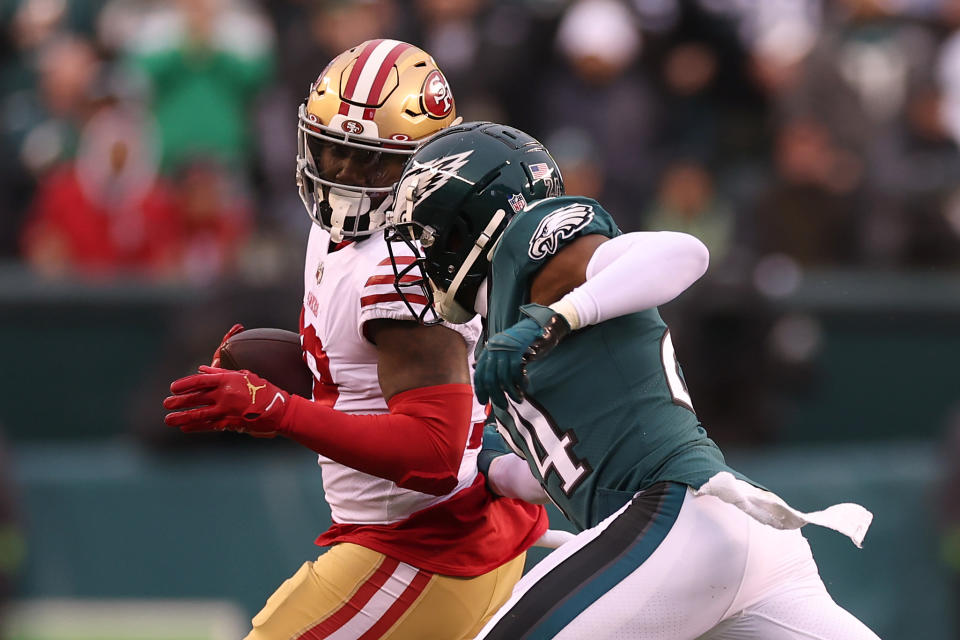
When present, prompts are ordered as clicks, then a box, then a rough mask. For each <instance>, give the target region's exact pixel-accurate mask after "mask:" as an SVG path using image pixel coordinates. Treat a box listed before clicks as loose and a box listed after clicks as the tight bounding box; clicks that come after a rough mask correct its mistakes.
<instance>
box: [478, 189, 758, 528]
mask: <svg viewBox="0 0 960 640" xmlns="http://www.w3.org/2000/svg"><path fill="white" fill-rule="evenodd" d="M588 234H601V235H604V236H607V237H610V238H612V237H615V236H618V235H620V230H619V229H618V228H617V226H616V224H615V223H614V222H613V219H612V218H611V217H610V214H608V213H607V212H606V211H604V209H603V208H602V207H601V206H600V205H599V204H598V203H597V202H596V201H595V200H591V199H589V198H582V197H561V198H548V199H546V200H542V201H540V202H538V203H537V204H535V205H534V206H531V207H529V208H528V209H527V210H525V211H524V212H522V213H520V214H518V215H516V216H515V217H514V218H513V220H511V222H510V224H509V226H508V227H507V228H506V230H505V231H504V233H503V236H502V237H501V239H500V241H499V243H498V245H497V247H496V249H495V251H494V255H493V259H492V275H491V278H490V281H489V282H488V286H489V292H488V313H487V335H494V334H495V333H498V332H500V331H503V330H504V329H507V328H508V327H510V326H511V325H513V324H515V323H516V322H518V321H519V320H520V319H521V315H520V311H519V308H520V306H521V305H523V304H527V303H528V302H530V300H529V290H530V284H531V282H532V280H533V277H534V274H535V273H536V272H537V270H538V269H539V268H540V267H541V266H542V265H543V264H544V262H545V261H547V260H548V259H549V258H550V257H551V256H553V255H554V254H556V253H557V251H559V250H560V249H561V248H563V247H564V246H565V245H566V244H568V243H569V242H571V241H573V240H575V239H576V238H578V237H580V236H583V235H588ZM623 286H624V287H629V286H630V283H629V282H625V283H624V285H623ZM527 381H528V386H527V388H526V392H525V398H524V401H523V402H522V403H519V404H518V403H515V402H513V401H512V400H510V399H509V398H505V402H506V404H505V405H503V404H502V401H500V400H499V399H498V403H499V404H498V403H495V404H494V414H495V416H496V418H497V422H498V423H499V429H500V431H501V433H502V434H503V435H504V437H505V439H506V440H507V442H508V444H511V445H512V448H513V449H514V450H515V451H516V452H517V453H518V454H520V455H522V456H523V457H524V458H526V459H527V461H528V463H529V465H530V468H531V470H532V471H533V473H534V475H535V476H536V477H537V478H538V479H540V480H541V482H542V484H543V485H544V487H545V488H546V490H547V492H548V493H549V494H550V497H551V498H552V499H553V501H554V502H555V503H556V505H557V506H558V507H559V508H560V509H561V510H562V511H563V512H564V514H565V515H566V516H567V517H568V518H569V519H570V520H571V521H573V522H574V523H575V524H576V525H577V526H578V527H580V528H588V527H592V526H594V525H596V524H597V523H598V522H600V521H601V520H603V518H605V517H606V516H607V515H609V514H611V513H613V512H614V511H616V510H617V509H619V508H620V507H621V506H623V505H624V504H626V502H627V501H629V500H630V498H631V497H632V496H633V494H634V493H636V492H637V491H639V490H641V489H644V488H646V487H649V486H650V485H652V484H653V483H655V482H661V481H674V482H679V483H683V484H686V485H689V486H692V487H694V488H699V487H700V486H701V485H702V484H703V483H705V482H706V481H707V480H708V479H709V478H710V477H711V476H713V475H714V474H716V473H718V472H720V471H730V472H731V473H734V474H735V475H737V476H738V477H740V478H743V479H746V478H744V476H742V475H741V474H738V473H737V472H735V471H733V470H732V469H730V468H729V467H728V466H727V465H726V464H725V463H724V459H723V454H722V453H721V452H720V449H719V448H718V447H717V445H716V444H714V442H713V441H712V440H710V438H708V437H707V433H706V431H705V430H704V429H703V427H702V426H701V425H700V421H699V420H698V419H697V416H696V414H695V413H694V410H693V403H692V402H691V399H690V395H689V393H688V392H687V388H686V384H685V382H684V379H683V374H682V372H681V370H680V365H679V364H678V363H677V359H676V356H675V354H674V350H673V343H672V342H671V339H670V332H669V330H668V329H667V326H666V324H665V323H664V322H663V320H662V319H661V318H660V314H659V313H658V312H657V310H656V309H655V308H654V309H647V310H645V311H641V312H638V313H632V314H628V315H625V316H620V317H618V318H614V319H612V320H607V321H605V322H602V323H600V324H597V325H592V326H589V327H585V328H583V329H580V330H578V331H574V332H573V333H571V334H570V335H569V336H568V337H567V338H566V340H564V341H563V342H561V343H560V344H559V346H557V348H556V349H554V350H553V351H552V352H551V353H550V354H549V355H547V356H546V357H544V358H543V359H540V360H535V361H533V362H531V363H530V364H528V365H527Z"/></svg>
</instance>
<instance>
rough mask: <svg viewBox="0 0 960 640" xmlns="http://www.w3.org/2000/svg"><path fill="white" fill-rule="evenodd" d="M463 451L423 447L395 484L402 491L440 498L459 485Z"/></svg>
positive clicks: (451, 448) (452, 448)
mask: <svg viewBox="0 0 960 640" xmlns="http://www.w3.org/2000/svg"><path fill="white" fill-rule="evenodd" d="M462 460H463V450H462V449H459V448H455V447H452V446H443V445H441V446H436V447H429V446H425V447H424V450H423V452H422V455H421V456H418V459H412V460H410V461H409V465H408V467H407V471H406V472H405V473H404V475H403V477H402V478H401V479H400V481H399V482H398V483H397V485H398V486H400V487H402V488H404V489H411V490H413V491H419V492H421V493H429V494H431V495H435V496H442V495H446V494H448V493H450V492H451V491H453V490H454V489H455V488H456V486H457V484H458V483H459V477H458V476H459V472H460V463H461V461H462Z"/></svg>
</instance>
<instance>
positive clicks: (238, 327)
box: [210, 324, 243, 367]
mask: <svg viewBox="0 0 960 640" xmlns="http://www.w3.org/2000/svg"><path fill="white" fill-rule="evenodd" d="M241 331H243V325H242V324H235V325H233V326H232V327H230V331H227V333H226V335H224V336H223V340H221V341H220V346H219V347H217V350H216V351H214V352H213V360H211V361H210V366H211V367H219V366H220V350H221V349H223V345H225V344H227V340H229V339H230V338H232V337H233V336H235V335H237V334H238V333H240V332H241Z"/></svg>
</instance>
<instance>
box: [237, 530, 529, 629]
mask: <svg viewBox="0 0 960 640" xmlns="http://www.w3.org/2000/svg"><path fill="white" fill-rule="evenodd" d="M524 557H525V554H521V555H520V556H518V557H516V558H514V559H513V560H511V561H510V562H507V563H506V564H504V565H502V566H500V567H498V568H496V569H494V570H493V571H490V572H489V573H485V574H483V575H480V576H476V577H474V578H456V577H453V576H444V575H439V574H436V573H430V572H429V571H423V570H420V569H417V568H416V567H414V566H412V565H409V564H406V563H403V562H399V561H398V560H395V559H393V558H390V557H388V556H385V555H383V554H382V553H378V552H376V551H372V550H370V549H367V548H366V547H361V546H358V545H355V544H350V543H343V544H338V545H335V546H334V547H332V548H331V549H330V550H328V551H327V552H326V553H324V554H323V555H321V556H320V557H319V558H317V560H316V561H315V562H305V563H304V564H303V566H302V567H300V569H299V570H298V571H297V572H296V573H295V574H294V575H293V577H291V578H289V579H288V580H287V581H285V582H284V583H283V584H282V585H280V588H279V589H277V590H276V592H274V594H273V595H272V596H270V598H269V599H268V600H267V604H266V605H265V606H264V607H263V610H262V611H260V613H258V614H257V615H256V616H255V617H254V618H253V630H252V631H251V632H250V633H249V634H248V635H247V637H246V640H295V639H299V638H302V639H303V640H307V639H309V640H320V639H321V638H330V639H331V640H377V639H383V640H468V639H470V638H473V637H474V636H475V635H476V634H477V633H478V632H479V631H480V629H481V628H482V627H483V625H484V623H486V621H487V620H489V619H490V617H491V616H493V614H494V613H495V612H496V611H497V609H498V608H499V607H500V606H501V605H502V604H503V603H504V602H506V601H507V599H508V598H509V597H510V593H511V591H512V589H513V586H514V584H516V582H517V580H519V579H520V575H521V574H522V573H523V563H524Z"/></svg>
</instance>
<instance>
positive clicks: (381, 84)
mask: <svg viewBox="0 0 960 640" xmlns="http://www.w3.org/2000/svg"><path fill="white" fill-rule="evenodd" d="M455 119H456V106H455V102H454V99H453V95H452V94H451V92H450V86H449V85H448V84H447V81H446V79H444V77H443V74H442V73H441V72H440V69H438V68H437V63H436V62H434V60H433V58H431V57H430V56H429V55H428V54H427V53H426V52H425V51H423V50H421V49H419V48H417V47H414V46H413V45H410V44H408V43H406V42H400V41H399V40H389V39H377V40H369V41H367V42H364V43H362V44H360V45H357V46H356V47H353V48H352V49H350V50H349V51H346V52H344V53H343V54H341V55H339V56H337V57H336V58H335V59H334V60H333V61H332V62H331V63H330V64H329V65H328V66H327V68H326V69H324V71H323V73H322V74H320V77H319V78H317V80H316V81H315V82H314V83H313V84H312V85H311V86H310V91H309V93H308V94H307V99H306V101H305V102H304V103H303V104H302V105H301V106H300V112H299V126H298V127H297V185H298V189H299V192H300V199H301V200H302V201H303V206H304V208H305V209H306V210H307V214H308V215H309V216H310V219H311V220H313V222H314V223H315V224H317V225H318V226H320V227H321V228H323V229H325V230H326V231H328V232H329V233H330V239H331V240H332V241H333V242H340V241H342V240H344V239H362V238H365V237H367V236H370V235H371V234H373V233H376V232H378V231H382V230H383V229H384V227H385V226H386V224H387V215H388V212H390V211H391V210H392V208H393V206H392V205H393V197H394V189H395V187H396V184H397V181H398V180H399V178H400V175H401V174H402V173H403V166H404V164H405V162H406V160H407V158H409V157H410V156H411V155H413V153H414V152H415V151H416V150H417V145H418V141H420V140H422V139H424V138H427V137H430V136H432V135H434V134H435V133H437V132H438V131H440V130H441V129H443V128H445V127H447V126H449V125H450V124H452V123H453V122H454V120H455Z"/></svg>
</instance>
